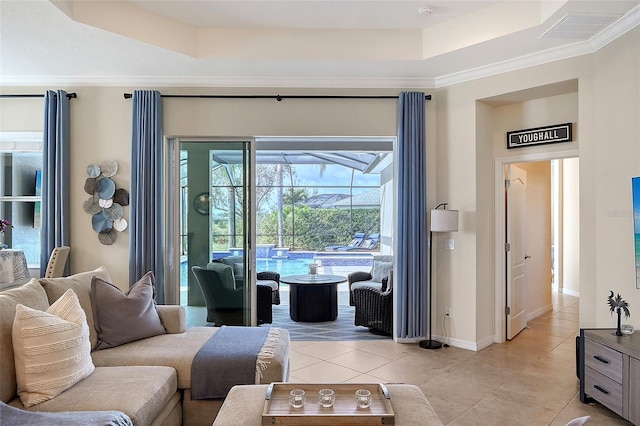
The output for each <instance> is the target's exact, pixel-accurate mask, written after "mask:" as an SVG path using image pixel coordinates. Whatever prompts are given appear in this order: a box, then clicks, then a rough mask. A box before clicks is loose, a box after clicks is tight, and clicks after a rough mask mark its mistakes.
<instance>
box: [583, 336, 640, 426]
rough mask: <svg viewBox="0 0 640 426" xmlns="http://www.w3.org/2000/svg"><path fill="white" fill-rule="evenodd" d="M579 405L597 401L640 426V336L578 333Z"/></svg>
mask: <svg viewBox="0 0 640 426" xmlns="http://www.w3.org/2000/svg"><path fill="white" fill-rule="evenodd" d="M578 371H579V376H580V401H582V402H593V400H595V401H598V402H599V403H601V404H602V405H604V406H605V407H607V408H609V409H610V410H612V411H614V412H615V413H616V414H618V415H619V416H622V417H624V418H625V419H627V420H629V421H630V422H632V423H633V424H640V403H639V401H640V333H637V332H636V333H634V334H631V335H625V336H616V335H615V329H602V328H600V329H584V328H583V329H581V330H580V350H579V357H578Z"/></svg>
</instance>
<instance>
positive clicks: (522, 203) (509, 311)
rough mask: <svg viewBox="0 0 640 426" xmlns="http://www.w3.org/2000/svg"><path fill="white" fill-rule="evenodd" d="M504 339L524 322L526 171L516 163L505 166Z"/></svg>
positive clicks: (520, 328)
mask: <svg viewBox="0 0 640 426" xmlns="http://www.w3.org/2000/svg"><path fill="white" fill-rule="evenodd" d="M507 176H508V182H509V184H508V185H507V189H506V191H507V196H506V199H507V206H506V211H507V244H506V248H507V249H506V255H507V261H506V264H507V279H506V282H507V291H506V295H507V297H506V309H505V314H506V324H507V339H508V340H511V339H513V338H514V337H515V336H516V335H517V334H518V333H520V332H521V331H522V330H523V329H524V328H525V327H526V326H527V312H526V294H527V292H526V290H527V258H528V256H527V253H526V224H527V172H526V171H525V170H523V169H521V168H519V167H517V166H514V165H509V166H508V167H507Z"/></svg>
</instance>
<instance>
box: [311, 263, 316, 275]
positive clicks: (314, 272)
mask: <svg viewBox="0 0 640 426" xmlns="http://www.w3.org/2000/svg"><path fill="white" fill-rule="evenodd" d="M317 274H318V265H317V264H316V263H310V264H309V275H317Z"/></svg>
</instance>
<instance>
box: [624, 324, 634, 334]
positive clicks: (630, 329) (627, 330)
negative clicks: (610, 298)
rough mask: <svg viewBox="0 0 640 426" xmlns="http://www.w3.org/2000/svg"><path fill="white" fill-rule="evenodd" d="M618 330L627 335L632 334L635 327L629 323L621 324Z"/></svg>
mask: <svg viewBox="0 0 640 426" xmlns="http://www.w3.org/2000/svg"><path fill="white" fill-rule="evenodd" d="M620 331H622V334H626V335H629V334H633V332H634V331H635V328H634V327H633V325H631V324H622V325H621V326H620Z"/></svg>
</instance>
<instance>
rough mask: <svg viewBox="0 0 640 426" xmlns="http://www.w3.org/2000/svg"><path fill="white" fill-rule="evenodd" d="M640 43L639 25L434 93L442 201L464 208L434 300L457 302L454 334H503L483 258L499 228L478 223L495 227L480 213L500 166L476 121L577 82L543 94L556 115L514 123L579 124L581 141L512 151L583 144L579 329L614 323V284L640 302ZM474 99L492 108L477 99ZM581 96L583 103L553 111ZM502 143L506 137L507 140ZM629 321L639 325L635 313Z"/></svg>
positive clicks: (489, 208)
mask: <svg viewBox="0 0 640 426" xmlns="http://www.w3.org/2000/svg"><path fill="white" fill-rule="evenodd" d="M639 45H640V28H636V29H634V30H632V31H630V32H629V33H627V34H625V35H624V36H622V37H620V38H619V39H618V40H616V41H614V42H612V43H611V44H609V45H608V46H605V47H603V48H602V49H601V50H600V51H598V52H597V53H595V54H593V55H586V56H581V57H576V58H572V59H567V60H562V61H556V62H551V63H549V64H545V65H541V66H535V67H530V68H526V69H522V70H518V71H513V72H507V73H504V74H501V75H497V76H493V77H488V78H484V79H479V80H476V81H472V82H467V83H461V84H457V85H454V86H449V87H446V88H442V89H440V90H438V92H437V96H436V101H437V103H436V108H437V111H436V116H437V126H438V129H437V156H438V169H437V181H438V186H437V194H436V197H437V198H438V199H439V200H447V201H448V202H449V203H450V206H452V207H454V206H455V208H458V209H459V210H461V215H460V218H461V223H460V232H458V233H457V235H456V238H457V242H456V247H459V248H460V249H457V250H456V251H454V252H449V253H448V256H447V268H448V270H449V271H450V274H449V275H448V276H443V275H440V274H439V275H438V297H442V296H443V295H448V296H449V297H451V298H452V300H454V301H452V302H451V303H452V304H453V303H455V304H456V306H459V307H456V308H455V312H456V316H455V318H454V320H455V328H454V330H455V336H454V338H458V339H461V340H462V341H467V340H468V341H470V342H472V343H477V342H481V343H482V344H484V343H485V342H487V341H490V340H492V339H493V334H494V333H496V334H500V332H501V331H500V330H495V327H494V324H495V320H496V319H495V315H494V313H495V308H494V306H493V305H494V304H493V303H490V302H488V301H487V299H486V297H485V295H486V294H491V295H492V296H494V295H495V285H496V281H495V280H496V277H497V275H496V272H495V271H494V268H493V265H487V264H486V254H485V252H486V251H487V250H491V248H492V247H494V238H493V235H494V231H493V229H492V230H491V231H489V232H487V231H485V230H484V229H480V226H482V227H483V228H488V227H492V226H493V224H491V223H486V222H485V221H484V219H483V222H481V223H480V222H479V221H476V219H477V218H486V217H494V214H495V212H494V211H493V200H494V196H495V194H494V186H493V185H492V184H488V183H490V182H494V172H495V171H494V169H495V164H494V163H493V162H492V161H491V160H490V159H487V158H486V155H485V152H486V151H485V150H492V149H493V148H494V147H493V146H488V144H489V143H490V142H491V141H493V138H491V137H488V136H487V135H486V134H483V132H487V131H489V129H486V128H481V126H480V125H479V124H478V121H479V119H480V118H482V119H483V120H487V119H489V118H490V117H491V116H492V113H491V107H494V108H495V107H497V106H499V105H497V104H491V103H489V102H486V100H488V99H491V98H494V97H497V96H500V95H504V94H509V93H518V92H520V91H525V90H533V91H535V88H537V87H544V86H548V85H554V84H558V83H561V82H566V81H571V80H577V82H578V90H577V95H571V94H566V96H564V95H565V94H563V96H562V97H561V98H562V99H560V100H559V101H560V102H558V100H553V99H548V98H549V96H548V95H547V97H546V98H545V99H540V100H539V103H540V105H544V104H545V103H550V107H551V108H553V110H552V111H553V112H552V115H548V116H547V117H545V116H544V115H543V114H544V108H542V107H539V108H535V110H536V111H535V112H533V111H532V112H530V111H529V110H528V108H527V107H525V108H524V109H523V110H522V113H521V114H520V117H521V121H520V122H519V123H520V124H522V127H520V126H519V125H518V126H515V127H514V128H513V129H519V128H526V127H529V126H528V125H529V124H532V123H533V122H538V121H545V123H544V124H555V123H561V122H565V121H571V122H577V123H578V126H577V129H575V130H576V136H575V139H576V142H573V143H567V144H552V145H544V146H538V147H531V148H520V149H519V150H518V151H520V152H519V153H515V152H514V153H513V154H508V155H514V156H515V155H522V154H524V153H525V152H529V153H547V152H558V151H561V150H564V149H567V147H569V148H571V149H576V148H577V149H578V150H579V155H580V185H579V186H580V235H582V236H583V238H581V239H580V325H581V326H600V327H604V326H612V325H614V324H613V322H612V320H611V318H610V316H609V314H608V308H607V306H606V303H605V300H606V296H607V295H608V290H609V289H611V290H614V291H616V292H618V291H619V292H620V293H621V294H622V295H623V296H624V297H625V298H626V299H627V300H628V301H629V302H630V303H632V306H633V305H637V306H640V291H638V290H636V289H635V285H634V282H635V281H634V273H635V272H634V262H633V238H632V237H631V235H632V218H631V189H630V185H631V177H632V176H634V175H637V174H638V171H639V170H640V125H639V123H640V121H639V120H638V117H639V116H640V102H639V99H640V49H638V48H637V46H639ZM478 101H481V102H484V103H485V104H488V105H489V106H487V105H479V104H478ZM575 102H577V108H576V107H572V108H569V109H567V110H564V108H558V107H556V105H559V104H563V103H568V104H571V103H575ZM576 112H577V119H576V116H575V114H576ZM565 114H566V117H567V118H568V119H566V120H564V118H565ZM547 120H549V121H551V122H550V123H549V122H546V121H547ZM514 124H518V123H514ZM485 127H486V126H485ZM532 127H534V126H532ZM500 133H502V132H500ZM501 140H502V141H504V139H502V137H501ZM578 140H579V142H578ZM503 143H504V142H500V146H501V148H496V151H495V152H494V156H495V157H501V156H502V154H503V153H504V152H505V151H506V148H504V145H502V144H503ZM522 150H525V151H522ZM512 151H516V150H512ZM441 183H442V185H441ZM487 200H489V201H487ZM617 212H623V213H622V214H619V213H617ZM625 212H626V213H628V214H624V213H625ZM585 235H588V236H589V237H588V238H586V237H584V236H585ZM438 250H441V249H440V248H438ZM442 263H443V262H439V264H442ZM439 272H440V271H439ZM473 283H475V285H474V284H473ZM631 319H632V321H633V317H632V318H631ZM635 325H640V324H635Z"/></svg>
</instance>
